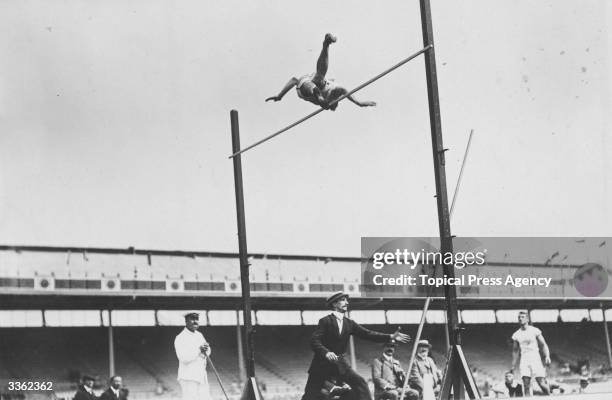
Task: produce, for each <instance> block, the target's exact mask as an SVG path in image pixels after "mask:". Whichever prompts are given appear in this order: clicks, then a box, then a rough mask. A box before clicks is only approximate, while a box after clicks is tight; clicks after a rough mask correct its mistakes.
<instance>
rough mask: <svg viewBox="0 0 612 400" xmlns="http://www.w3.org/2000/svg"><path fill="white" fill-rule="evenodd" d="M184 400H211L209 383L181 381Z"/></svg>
mask: <svg viewBox="0 0 612 400" xmlns="http://www.w3.org/2000/svg"><path fill="white" fill-rule="evenodd" d="M179 384H180V385H181V391H182V392H183V400H211V397H210V390H209V388H208V382H206V383H204V382H203V383H200V382H198V381H186V380H183V379H179Z"/></svg>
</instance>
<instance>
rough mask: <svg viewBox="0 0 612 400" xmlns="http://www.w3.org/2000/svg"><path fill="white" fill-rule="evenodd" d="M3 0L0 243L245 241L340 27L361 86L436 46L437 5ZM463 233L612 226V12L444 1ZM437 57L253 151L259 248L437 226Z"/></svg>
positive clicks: (523, 2)
mask: <svg viewBox="0 0 612 400" xmlns="http://www.w3.org/2000/svg"><path fill="white" fill-rule="evenodd" d="M307 4H308V6H306V3H299V4H298V3H297V2H289V1H281V0H276V1H253V2H244V1H237V0H231V1H223V2H220V1H202V0H197V1H196V0H193V1H191V0H185V1H162V0H146V1H145V0H141V1H124V0H121V1H119V0H105V1H87V2H84V1H80V0H78V1H77V0H64V1H42V0H41V1H16V0H6V1H3V2H1V3H0V243H2V244H22V245H61V246H98V247H121V248H125V247H128V246H135V247H137V248H150V249H182V250H205V251H232V252H233V251H237V240H236V217H235V203H234V186H233V185H234V183H233V176H232V163H231V161H230V160H228V158H227V156H228V155H229V153H230V150H231V140H230V123H229V111H230V110H231V109H237V110H239V112H240V128H241V135H242V138H241V139H242V143H243V146H246V145H247V144H250V143H252V142H254V141H256V140H258V139H260V138H262V137H264V136H266V135H268V134H270V133H272V132H274V131H276V130H278V129H280V128H282V127H284V126H285V125H288V124H289V123H291V122H293V121H295V120H297V119H299V118H301V117H302V116H304V115H306V114H308V113H310V112H311V111H314V110H315V108H314V106H313V105H311V104H310V103H306V102H304V101H302V100H299V99H298V98H297V96H296V95H295V91H294V90H292V91H291V92H289V93H288V94H287V95H286V97H285V98H284V99H283V101H281V102H279V103H265V102H264V99H265V98H266V97H268V96H272V95H274V94H276V93H278V91H279V90H280V88H281V87H282V86H283V85H284V84H285V82H286V81H287V80H288V79H289V78H290V77H292V76H300V75H302V74H306V73H310V72H313V71H314V68H315V63H316V58H317V56H318V53H319V51H320V47H321V42H322V39H323V36H324V34H325V33H326V32H332V33H334V34H336V35H337V36H338V42H337V43H335V44H334V45H332V46H331V48H330V56H331V60H330V68H329V73H328V76H329V77H331V78H335V79H336V81H337V82H338V83H339V84H342V85H344V86H346V87H347V88H349V89H351V88H353V87H355V86H357V85H358V84H360V83H362V82H364V81H366V80H367V79H369V78H371V77H372V76H374V75H376V74H378V73H379V72H381V71H383V70H385V69H386V68H388V67H389V66H391V65H393V64H394V63H396V62H397V61H399V60H401V59H403V58H405V57H407V56H408V55H409V54H412V53H414V52H415V51H417V50H419V49H420V48H422V47H423V44H422V37H421V26H420V15H419V6H418V1H416V0H403V1H385V2H384V3H382V4H374V3H373V2H372V1H365V0H364V1H351V2H350V6H348V4H349V3H347V2H345V1H332V2H330V1H310V2H308V3H307ZM432 10H433V22H434V34H435V44H436V57H437V64H438V74H439V89H440V99H441V113H442V129H443V135H444V145H445V147H447V148H449V149H450V150H449V152H448V153H447V164H446V172H447V178H448V188H449V201H450V199H451V198H452V194H453V191H454V188H455V182H456V179H457V176H458V173H459V167H460V165H461V159H462V157H463V152H464V149H465V146H466V143H467V138H468V134H469V131H470V129H474V131H475V133H474V138H473V143H472V147H471V150H470V154H469V158H468V160H467V166H466V169H465V172H464V177H463V181H462V186H461V188H460V191H459V197H458V199H457V205H456V209H455V213H454V215H453V220H452V232H453V233H454V234H456V235H460V236H504V235H517V236H530V235H537V236H547V235H553V236H581V235H586V236H610V235H611V234H612V213H611V207H610V204H611V203H612V198H611V193H610V187H611V185H610V184H611V181H612V174H611V173H610V168H611V163H610V157H611V156H612V139H611V137H610V136H611V124H610V120H611V118H612V116H611V115H612V102H611V94H612V82H611V79H610V76H611V75H610V71H611V68H612V65H611V64H612V59H611V54H612V51H611V50H612V49H611V43H612V33H611V32H610V30H609V28H608V26H609V24H610V22H611V21H612V5H610V4H609V2H608V1H605V0H599V1H596V0H548V1H544V0H541V1H528V0H520V1H519V0H496V1H490V0H464V1H443V0H433V1H432ZM425 85H426V82H425V70H424V62H423V58H422V57H419V58H417V59H416V60H414V61H412V62H410V63H409V64H408V65H406V66H404V67H402V68H401V69H399V70H397V71H396V72H394V73H393V74H391V75H389V76H388V77H386V78H384V79H382V80H380V81H378V82H377V83H375V84H374V85H371V86H369V87H368V88H366V89H364V90H363V91H361V92H359V93H358V94H357V97H358V98H360V99H364V100H374V101H377V102H378V106H377V107H376V108H358V107H356V106H355V105H353V104H352V103H349V102H346V103H344V102H343V103H342V104H341V105H340V106H339V107H338V110H337V111H336V112H325V113H322V114H320V115H319V116H317V117H316V118H313V119H311V120H309V121H308V122H306V123H304V124H301V125H300V126H298V127H296V128H295V129H292V130H290V131H289V132H288V133H286V134H284V135H281V136H279V137H277V138H276V139H274V140H273V141H270V142H268V143H266V144H265V145H262V146H260V147H258V148H257V149H255V150H253V151H250V152H248V153H246V154H245V155H244V157H243V168H244V181H245V200H246V215H247V233H248V245H249V250H250V251H252V252H273V253H289V254H325V255H342V256H358V255H359V246H360V237H361V236H436V235H437V233H438V232H437V229H438V228H437V227H438V225H437V214H436V203H435V199H434V197H433V196H434V194H435V186H434V175H433V162H432V153H431V137H430V130H429V116H428V108H427V92H426V86H425Z"/></svg>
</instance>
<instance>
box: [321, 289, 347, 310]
mask: <svg viewBox="0 0 612 400" xmlns="http://www.w3.org/2000/svg"><path fill="white" fill-rule="evenodd" d="M343 297H346V298H347V299H348V297H349V295H348V294H346V293H344V292H343V291H342V290H340V291H338V292H336V293H334V294H332V295H331V296H329V297H328V298H327V300H325V304H326V305H327V306H328V307H329V306H331V305H332V304H334V303H335V302H337V301H338V300H340V299H341V298H343Z"/></svg>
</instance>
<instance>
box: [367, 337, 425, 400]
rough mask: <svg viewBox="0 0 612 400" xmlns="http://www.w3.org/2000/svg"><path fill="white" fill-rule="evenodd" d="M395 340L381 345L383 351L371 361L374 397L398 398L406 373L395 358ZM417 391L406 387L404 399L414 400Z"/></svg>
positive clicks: (417, 396)
mask: <svg viewBox="0 0 612 400" xmlns="http://www.w3.org/2000/svg"><path fill="white" fill-rule="evenodd" d="M394 355H395V342H387V343H385V344H384V345H383V353H382V355H381V356H380V357H378V358H375V359H374V361H372V380H373V381H374V399H376V400H397V399H399V398H400V395H401V393H402V388H403V386H404V380H405V379H406V374H405V373H404V370H403V369H402V365H401V364H400V362H399V361H398V360H397V359H395V358H394V357H393V356H394ZM418 398H419V393H418V392H417V391H416V390H414V389H410V388H407V390H406V393H405V399H407V400H416V399H418Z"/></svg>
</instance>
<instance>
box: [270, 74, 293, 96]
mask: <svg viewBox="0 0 612 400" xmlns="http://www.w3.org/2000/svg"><path fill="white" fill-rule="evenodd" d="M298 82H299V81H298V79H297V78H295V77H294V78H291V79H289V82H287V84H286V85H285V86H284V87H283V88H282V89H281V91H280V93H279V94H278V95H276V96H272V97H268V98H267V99H266V101H270V100H273V101H280V100H281V99H282V98H283V96H284V95H286V94H287V92H288V91H290V90H291V88H292V87H294V86H295V85H297V84H298Z"/></svg>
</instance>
